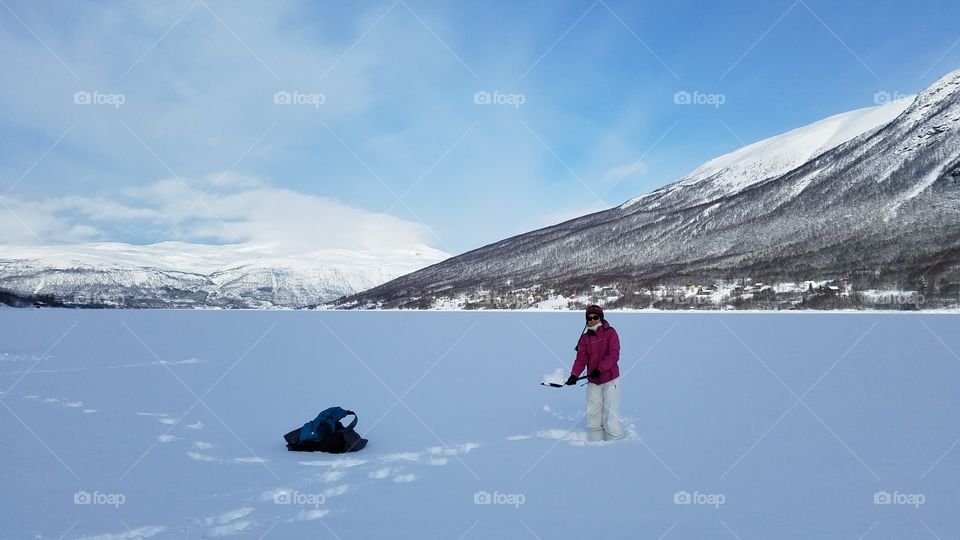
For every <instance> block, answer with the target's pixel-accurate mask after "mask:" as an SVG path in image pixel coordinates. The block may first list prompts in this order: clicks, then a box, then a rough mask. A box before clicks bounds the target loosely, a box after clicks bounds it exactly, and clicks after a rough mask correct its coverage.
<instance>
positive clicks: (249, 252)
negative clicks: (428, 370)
mask: <svg viewBox="0 0 960 540" xmlns="http://www.w3.org/2000/svg"><path fill="white" fill-rule="evenodd" d="M447 257H449V255H448V254H446V253H444V252H442V251H438V250H435V249H433V248H430V247H427V246H416V247H410V248H404V249H395V250H378V251H373V250H347V249H327V250H322V251H307V252H304V253H296V254H294V253H290V252H287V251H278V250H277V249H275V248H273V247H271V246H267V245H257V244H232V245H231V244H228V245H204V244H187V243H181V242H163V243H158V244H150V245H143V246H139V245H131V244H119V243H100V244H80V245H72V246H49V247H13V246H5V247H2V248H0V302H3V303H6V304H9V305H16V306H25V305H36V304H41V305H54V306H70V307H134V308H277V307H280V308H300V307H306V306H311V305H316V304H318V303H323V302H327V301H330V300H333V299H336V298H339V297H341V296H343V295H345V294H351V293H355V292H359V291H362V290H364V289H368V288H370V287H372V286H374V285H378V284H380V283H383V282H385V281H388V280H390V279H393V278H395V277H397V276H400V275H403V274H406V273H409V272H412V271H414V270H417V269H419V268H423V267H424V266H427V265H429V264H432V263H435V262H438V261H440V260H443V259H444V258H447Z"/></svg>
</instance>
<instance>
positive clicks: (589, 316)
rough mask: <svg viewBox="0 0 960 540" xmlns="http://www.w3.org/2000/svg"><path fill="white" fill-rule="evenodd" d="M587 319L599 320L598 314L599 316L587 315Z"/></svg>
mask: <svg viewBox="0 0 960 540" xmlns="http://www.w3.org/2000/svg"><path fill="white" fill-rule="evenodd" d="M587 320H588V321H599V320H600V316H599V315H587Z"/></svg>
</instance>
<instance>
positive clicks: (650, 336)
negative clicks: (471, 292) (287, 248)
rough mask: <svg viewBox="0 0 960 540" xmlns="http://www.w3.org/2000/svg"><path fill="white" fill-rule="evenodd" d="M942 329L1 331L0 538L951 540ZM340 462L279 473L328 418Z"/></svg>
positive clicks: (110, 326)
mask: <svg viewBox="0 0 960 540" xmlns="http://www.w3.org/2000/svg"><path fill="white" fill-rule="evenodd" d="M957 317H958V316H957V315H945V314H902V315H892V314H859V315H857V316H852V315H850V314H839V313H838V314H815V315H810V314H802V315H801V314H796V315H793V314H791V315H783V314H777V315H770V314H758V313H735V314H705V313H704V314H698V313H642V312H640V313H638V312H634V313H610V314H608V318H609V320H610V321H611V323H612V324H613V325H614V326H615V327H616V328H617V329H618V330H619V332H620V336H621V341H622V343H623V356H622V359H621V369H622V372H623V381H624V382H623V384H624V393H623V405H622V407H623V415H624V417H625V419H626V422H625V424H626V425H627V426H629V434H628V436H627V439H626V440H624V441H620V442H616V443H590V444H587V443H585V442H583V440H584V437H583V435H582V433H581V432H582V430H583V428H584V425H583V415H582V409H583V403H584V389H583V388H581V387H565V388H550V387H547V386H541V385H540V384H539V382H540V381H541V380H542V379H543V378H544V376H545V375H549V374H552V373H554V372H555V370H557V369H558V368H559V369H561V370H564V371H565V370H567V369H569V364H570V361H571V359H572V355H573V345H574V344H575V342H576V339H577V335H578V334H579V332H580V330H581V328H582V318H581V315H580V314H579V313H561V312H557V313H550V312H539V313H538V312H526V313H523V312H460V313H457V312H332V311H314V312H293V311H280V312H277V311H71V310H12V309H9V310H2V311H0V336H2V339H0V391H3V393H2V394H0V427H2V431H3V436H2V437H0V467H2V475H0V478H2V482H0V508H2V511H0V516H2V518H0V537H2V538H16V539H32V538H103V539H132V538H201V537H221V536H230V535H234V536H236V537H247V538H267V539H269V538H341V539H344V540H346V539H350V538H543V539H547V538H628V537H629V538H649V539H673V538H677V539H681V538H731V539H743V540H747V539H760V538H763V539H768V538H777V539H790V538H796V539H805V540H806V539H813V538H864V539H879V538H898V539H902V538H955V537H956V536H957V535H958V534H960V516H958V514H957V513H956V501H958V500H960V483H958V482H957V481H956V480H957V478H960V448H957V447H958V446H960V392H958V391H957V388H958V387H960V384H958V383H960V356H958V354H957V351H960V334H958V333H957V331H956V328H957V322H958V319H957ZM332 405H341V406H343V407H346V408H352V409H354V410H356V411H357V412H358V414H359V417H360V423H359V426H358V431H360V433H362V434H363V435H364V436H365V437H367V438H369V439H370V443H369V445H368V446H367V448H366V449H364V450H363V451H361V452H359V453H356V454H348V455H345V456H334V455H326V454H301V453H291V452H287V451H286V449H285V448H284V444H283V439H282V436H283V434H284V433H286V432H287V431H289V430H291V429H293V428H295V427H299V426H300V425H301V424H303V423H304V422H306V421H307V420H310V419H311V418H312V417H313V416H315V415H316V413H317V412H318V411H319V410H321V409H323V408H326V407H328V406H332Z"/></svg>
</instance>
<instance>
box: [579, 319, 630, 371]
mask: <svg viewBox="0 0 960 540" xmlns="http://www.w3.org/2000/svg"><path fill="white" fill-rule="evenodd" d="M619 360H620V336H618V335H617V331H616V330H614V329H613V327H612V326H610V323H608V322H607V321H603V322H602V323H600V326H598V327H597V329H596V330H595V331H594V330H589V331H587V332H584V333H583V334H581V335H580V341H579V342H577V359H576V360H574V361H573V370H571V373H573V374H574V375H576V376H578V377H579V376H580V374H581V373H583V368H587V373H590V372H591V371H593V370H594V369H599V370H600V377H599V378H596V379H592V378H591V379H587V380H588V381H590V382H592V383H594V384H603V383H605V382H609V381H612V380H614V379H616V378H617V377H619V376H620V366H619V365H617V361H619Z"/></svg>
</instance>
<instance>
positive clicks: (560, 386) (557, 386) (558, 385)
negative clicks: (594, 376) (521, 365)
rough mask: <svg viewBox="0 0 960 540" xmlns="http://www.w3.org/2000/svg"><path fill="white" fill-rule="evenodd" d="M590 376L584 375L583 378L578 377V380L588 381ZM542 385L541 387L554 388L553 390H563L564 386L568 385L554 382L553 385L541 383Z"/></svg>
mask: <svg viewBox="0 0 960 540" xmlns="http://www.w3.org/2000/svg"><path fill="white" fill-rule="evenodd" d="M589 376H590V375H584V376H582V377H577V380H578V381H580V380H583V379H586V378H587V377H589ZM540 385H541V386H552V387H553V388H563V387H564V386H566V385H565V384H563V383H555V382H552V383H545V382H542V383H540Z"/></svg>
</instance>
